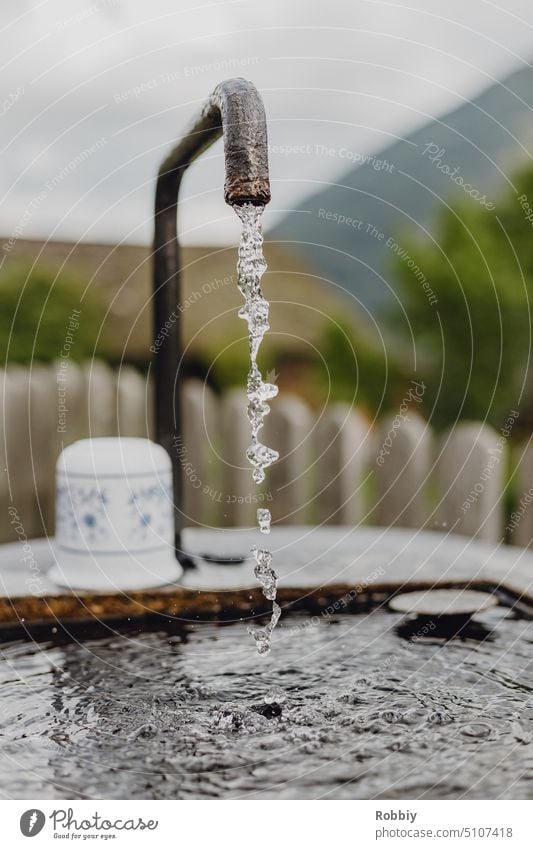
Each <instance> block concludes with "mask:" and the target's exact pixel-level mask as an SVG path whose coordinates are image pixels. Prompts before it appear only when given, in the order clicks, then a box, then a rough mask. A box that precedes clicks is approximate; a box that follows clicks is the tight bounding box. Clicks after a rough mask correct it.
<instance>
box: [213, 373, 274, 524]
mask: <svg viewBox="0 0 533 849" xmlns="http://www.w3.org/2000/svg"><path fill="white" fill-rule="evenodd" d="M246 406H247V400H246V393H245V392H243V391H242V390H240V389H230V390H229V391H228V392H226V393H225V394H224V396H223V398H222V400H221V405H220V422H221V431H222V439H221V446H222V447H221V452H220V453H221V460H222V476H221V479H222V487H221V501H222V503H221V508H222V524H224V525H225V526H227V527H250V526H252V525H255V522H256V514H257V508H258V507H261V506H266V507H268V506H269V505H268V504H267V503H266V502H265V501H264V494H263V493H262V491H261V489H260V488H259V487H258V486H256V484H255V483H254V482H253V479H252V469H251V466H250V464H249V463H248V460H247V459H246V449H247V448H248V446H249V445H250V441H251V438H250V423H249V421H248V417H247V415H246ZM258 499H261V500H258Z"/></svg>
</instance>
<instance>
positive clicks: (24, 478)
mask: <svg viewBox="0 0 533 849" xmlns="http://www.w3.org/2000/svg"><path fill="white" fill-rule="evenodd" d="M29 391H30V371H29V369H27V368H23V367H21V366H9V367H8V369H7V372H6V381H5V399H4V400H5V406H4V436H5V451H6V469H7V476H8V482H9V483H8V486H9V494H8V505H9V506H11V507H12V508H13V509H14V510H16V512H17V515H18V517H19V519H20V525H21V526H22V527H23V529H24V533H25V534H26V536H27V537H28V538H30V537H33V536H34V535H36V534H37V533H38V531H39V528H38V523H37V520H36V516H35V497H34V493H35V487H34V481H33V470H32V462H31V449H30V429H29V418H28V402H29ZM7 533H8V537H7V539H9V540H13V539H16V538H17V534H16V533H15V531H14V526H13V524H12V523H10V524H9V525H8V529H7ZM18 536H20V534H18Z"/></svg>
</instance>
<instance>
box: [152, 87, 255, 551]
mask: <svg viewBox="0 0 533 849" xmlns="http://www.w3.org/2000/svg"><path fill="white" fill-rule="evenodd" d="M220 136H223V137H224V161H225V169H226V179H225V184H224V198H225V200H226V202H227V203H229V204H233V205H239V204H244V203H253V204H257V205H264V204H267V203H268V202H269V200H270V183H269V177H268V148H267V128H266V118H265V110H264V106H263V101H262V99H261V96H260V95H259V93H258V91H257V89H256V88H255V86H254V85H253V84H252V83H250V82H248V81H247V80H244V79H240V78H238V79H231V80H226V81H225V82H223V83H220V85H218V86H217V88H216V89H215V91H214V92H213V94H212V95H211V97H210V98H209V100H208V101H207V102H206V104H205V106H204V107H203V108H202V110H201V111H200V113H199V114H198V116H197V117H196V118H195V119H194V120H193V122H192V124H191V126H190V128H189V129H188V131H187V132H186V133H185V135H184V136H183V138H182V139H181V141H180V142H179V143H178V145H177V146H176V147H175V148H174V149H173V150H172V152H171V153H170V154H169V156H167V157H166V159H165V160H164V162H163V163H162V165H161V167H160V169H159V175H158V178H157V186H156V197H155V238H154V339H157V338H158V336H159V334H160V333H161V330H162V328H164V327H165V325H166V323H167V322H168V321H169V319H170V317H171V316H172V329H171V332H170V333H169V334H168V335H167V336H166V338H164V339H163V340H162V342H161V344H160V345H158V346H157V353H156V354H155V355H154V366H153V367H154V371H155V386H156V389H155V414H156V415H155V418H156V439H157V441H158V442H159V443H160V445H162V446H163V447H164V448H166V450H167V451H168V452H169V454H170V456H171V458H172V462H173V469H174V505H175V526H176V552H177V555H178V558H179V559H181V560H182V561H183V560H184V552H183V551H182V546H181V529H182V522H183V511H182V504H183V489H182V475H181V467H180V462H179V457H178V456H177V450H176V449H177V446H178V447H179V445H180V439H181V437H182V416H181V410H180V395H181V392H180V380H181V378H180V374H179V372H180V367H181V365H182V357H183V349H182V339H181V326H180V311H179V309H177V306H178V304H179V303H180V298H181V284H180V249H179V241H178V233H177V210H178V197H179V190H180V185H181V180H182V178H183V175H184V174H185V171H186V170H187V168H188V167H189V165H190V164H191V163H192V162H194V160H195V159H197V158H198V157H199V156H200V155H201V154H202V153H203V152H204V151H205V150H207V148H208V147H209V146H210V145H211V144H213V142H215V141H216V140H217V139H218V138H220Z"/></svg>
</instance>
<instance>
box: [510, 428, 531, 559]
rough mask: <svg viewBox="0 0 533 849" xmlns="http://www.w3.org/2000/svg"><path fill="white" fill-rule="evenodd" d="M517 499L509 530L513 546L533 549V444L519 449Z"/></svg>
mask: <svg viewBox="0 0 533 849" xmlns="http://www.w3.org/2000/svg"><path fill="white" fill-rule="evenodd" d="M519 453H520V457H519V460H518V465H517V468H516V470H515V471H516V498H515V505H514V510H513V512H512V513H511V515H510V517H509V522H508V526H507V530H508V532H509V535H510V541H511V543H512V544H513V545H523V546H524V547H525V548H531V547H533V442H532V441H530V442H529V443H528V444H527V445H526V446H521V448H520V449H519Z"/></svg>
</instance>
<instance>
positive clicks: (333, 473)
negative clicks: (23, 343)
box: [0, 361, 533, 545]
mask: <svg viewBox="0 0 533 849" xmlns="http://www.w3.org/2000/svg"><path fill="white" fill-rule="evenodd" d="M2 377H3V380H1V381H0V395H1V400H2V415H1V416H0V427H1V428H2V429H3V433H2V434H1V437H2V438H0V451H2V452H3V457H2V462H1V464H0V468H1V469H2V470H3V471H2V474H1V481H0V540H1V541H8V540H12V539H16V538H17V537H20V535H21V528H23V530H24V534H25V535H26V536H27V537H28V538H30V537H35V536H39V535H42V534H43V532H44V530H46V531H47V532H50V533H51V532H52V531H53V522H54V466H55V462H56V459H57V456H58V454H59V452H60V450H61V448H62V446H64V445H67V444H69V443H71V442H73V441H74V440H76V439H79V438H80V437H83V436H88V435H91V436H112V435H116V434H120V435H122V436H146V435H151V434H152V427H153V421H152V415H151V412H150V411H151V407H152V403H151V395H152V393H151V385H150V384H149V382H148V381H147V380H146V378H145V377H144V376H143V375H142V374H140V373H139V372H137V371H136V370H134V369H133V368H131V367H129V366H125V367H122V368H121V369H119V370H112V369H111V368H109V367H108V366H106V365H105V364H103V363H101V362H96V361H95V362H91V363H87V364H84V365H82V366H80V365H76V364H75V363H73V362H68V363H67V364H66V366H65V364H64V363H58V364H57V366H36V367H33V368H31V369H30V368H22V367H13V368H8V369H7V370H6V371H5V372H4V373H3V375H2ZM183 392H184V402H183V411H184V422H183V425H184V437H183V443H182V450H181V452H180V463H181V466H182V473H183V478H184V484H185V499H184V509H185V512H186V515H187V522H188V523H190V524H202V525H207V526H237V525H238V526H242V525H251V524H253V523H254V521H255V512H256V509H257V508H258V507H260V506H269V507H271V508H272V512H273V516H274V520H275V521H276V522H278V523H280V524H304V523H324V524H341V525H357V524H361V523H363V524H378V525H384V526H389V525H398V526H404V527H426V528H432V529H438V530H443V529H447V530H448V531H451V532H454V533H463V534H468V535H471V536H476V537H478V538H479V539H482V540H485V541H489V542H498V541H500V540H502V539H503V538H504V537H507V539H508V540H510V541H511V542H514V543H516V544H520V545H529V543H530V541H531V539H532V538H533V447H532V446H531V445H529V444H528V445H527V446H526V447H525V448H524V450H522V451H519V452H518V454H519V457H518V460H517V461H516V462H515V464H514V467H513V474H512V475H511V479H512V481H513V491H514V503H515V509H514V510H513V513H512V516H511V519H510V520H509V518H506V514H505V509H504V508H505V506H506V505H507V507H508V503H509V499H508V498H507V497H506V493H505V486H506V483H507V482H508V480H509V456H508V454H509V445H508V439H507V436H504V435H502V434H498V433H497V432H495V431H494V430H492V429H491V428H490V427H488V426H486V425H483V424H479V423H475V422H467V423H460V424H458V425H457V426H456V427H454V428H453V429H452V430H451V431H450V432H449V433H447V434H445V435H444V436H443V437H442V436H441V437H439V438H438V439H437V438H436V437H435V436H434V434H433V433H432V431H431V429H430V427H429V426H428V425H427V423H426V422H425V421H424V420H423V419H422V418H421V417H420V416H419V415H418V413H417V411H416V404H413V408H410V409H409V410H408V412H407V413H404V414H402V415H401V416H398V415H397V416H396V417H394V416H393V417H390V418H389V419H387V420H384V421H380V422H378V423H375V424H371V423H370V422H369V421H368V420H367V419H366V418H365V417H364V416H363V415H362V414H361V413H360V412H358V411H357V410H356V409H353V408H351V407H350V406H348V405H346V404H341V403H336V404H331V405H330V406H329V407H327V408H326V409H324V410H321V411H319V412H318V413H317V412H316V411H313V410H311V409H310V408H309V407H308V406H307V405H306V404H305V403H304V402H303V401H302V400H301V399H300V398H297V397H295V396H289V395H288V394H286V393H285V394H284V395H281V396H280V397H278V398H277V399H276V400H275V401H274V402H273V403H272V411H271V414H270V416H269V417H268V419H267V421H266V424H265V429H264V441H265V442H266V443H267V444H269V445H272V446H273V447H276V448H277V449H278V450H279V452H280V460H279V462H278V463H277V464H275V465H274V466H272V467H271V469H269V470H268V472H267V480H266V482H265V484H264V485H263V486H261V487H257V486H256V485H255V484H253V483H252V480H251V474H250V468H249V466H248V464H247V461H246V459H245V450H246V447H247V446H248V444H249V425H248V420H247V418H246V414H245V398H244V394H243V392H242V391H240V390H231V391H228V392H227V393H225V394H224V395H223V396H222V397H218V396H216V395H215V394H214V393H213V391H212V390H211V389H210V388H209V387H207V386H205V385H203V384H202V383H200V382H199V381H189V382H187V383H186V385H185V386H184V389H183ZM507 512H509V510H507ZM506 525H507V528H506V527H505V526H506Z"/></svg>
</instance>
